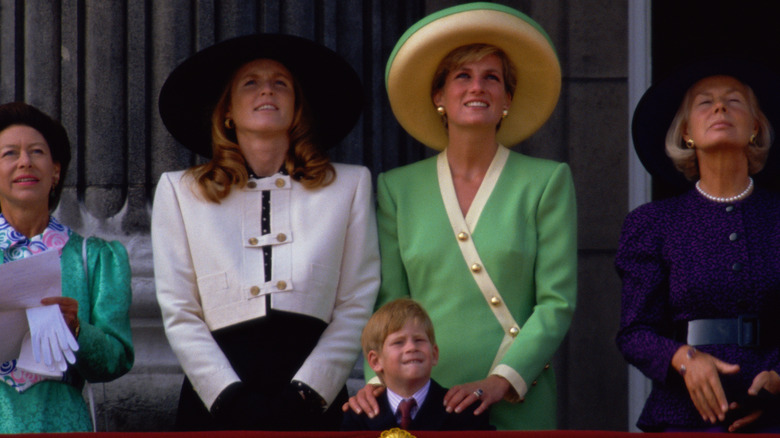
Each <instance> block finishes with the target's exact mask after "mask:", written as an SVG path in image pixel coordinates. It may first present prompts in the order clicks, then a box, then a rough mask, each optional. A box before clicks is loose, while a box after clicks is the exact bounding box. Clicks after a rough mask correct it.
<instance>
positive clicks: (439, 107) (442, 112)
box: [436, 105, 445, 116]
mask: <svg viewBox="0 0 780 438" xmlns="http://www.w3.org/2000/svg"><path fill="white" fill-rule="evenodd" d="M436 112H437V113H439V115H440V116H443V115H444V114H445V111H444V107H443V106H441V105H439V106H437V107H436Z"/></svg>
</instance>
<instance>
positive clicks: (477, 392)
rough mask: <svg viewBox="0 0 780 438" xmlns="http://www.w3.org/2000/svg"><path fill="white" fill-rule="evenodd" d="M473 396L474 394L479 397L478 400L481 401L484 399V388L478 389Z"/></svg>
mask: <svg viewBox="0 0 780 438" xmlns="http://www.w3.org/2000/svg"><path fill="white" fill-rule="evenodd" d="M472 394H474V395H475V396H476V397H477V399H481V398H482V394H484V392H483V391H482V388H478V389H477V390H476V391H474V392H473V393H472Z"/></svg>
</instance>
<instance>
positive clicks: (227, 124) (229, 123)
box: [225, 119, 236, 129]
mask: <svg viewBox="0 0 780 438" xmlns="http://www.w3.org/2000/svg"><path fill="white" fill-rule="evenodd" d="M235 127H236V125H235V124H234V123H233V119H225V128H227V129H233V128H235Z"/></svg>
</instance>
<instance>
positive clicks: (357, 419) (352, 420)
mask: <svg viewBox="0 0 780 438" xmlns="http://www.w3.org/2000/svg"><path fill="white" fill-rule="evenodd" d="M446 393H447V389H446V388H442V386H441V385H439V384H438V383H436V381H434V380H433V379H431V387H430V389H429V390H428V395H427V396H426V397H425V401H424V402H423V404H422V406H420V410H419V411H417V415H416V416H415V417H414V419H413V420H412V424H411V425H410V426H409V430H495V427H493V426H491V425H490V423H489V422H488V421H489V415H488V412H484V413H482V414H481V415H479V416H475V415H474V410H475V409H476V408H477V406H479V403H473V404H472V405H471V406H469V407H468V408H467V409H466V410H465V411H463V412H461V413H460V414H456V413H447V411H445V410H444V395H445V394H446ZM377 402H378V403H379V415H377V416H376V417H374V418H368V415H366V414H360V415H358V414H356V413H354V412H353V411H352V410H349V411H347V413H346V414H344V422H343V423H342V427H341V430H387V429H392V428H394V427H399V426H398V422H397V421H396V419H395V413H394V412H393V411H392V410H391V408H390V402H388V401H387V391H385V392H383V393H382V395H380V396H379V397H378V398H377Z"/></svg>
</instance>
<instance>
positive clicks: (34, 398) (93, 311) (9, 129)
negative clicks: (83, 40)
mask: <svg viewBox="0 0 780 438" xmlns="http://www.w3.org/2000/svg"><path fill="white" fill-rule="evenodd" d="M69 162H70V144H69V142H68V136H67V133H66V132H65V128H63V127H62V125H61V124H60V123H59V122H57V121H55V120H53V119H51V118H50V117H49V116H47V115H46V114H44V113H42V112H41V111H39V110H38V109H36V108H34V107H32V106H30V105H27V104H24V103H9V104H5V105H0V264H2V263H8V262H13V261H16V260H20V259H23V258H26V257H30V256H32V255H35V254H38V253H41V252H43V251H58V252H59V255H60V266H61V269H62V296H58V297H50V298H44V299H43V300H42V301H41V305H43V306H47V305H58V306H59V311H60V312H61V313H62V316H63V319H64V322H65V324H67V327H68V330H69V331H70V333H71V334H72V335H73V337H74V338H75V340H76V341H77V342H78V347H77V348H78V350H77V351H75V354H74V357H72V358H71V359H72V363H71V364H68V366H67V369H66V370H65V371H64V372H57V373H49V372H46V373H42V374H36V373H34V372H31V371H29V370H27V369H25V367H23V366H18V365H21V364H20V363H19V361H18V360H17V359H12V360H10V361H7V362H5V363H2V364H0V380H2V383H0V433H33V432H76V431H90V430H92V422H91V420H90V414H89V410H88V408H87V405H86V403H85V402H84V398H83V396H82V394H81V391H82V388H83V387H84V381H85V380H86V381H89V382H107V381H109V380H113V379H116V378H117V377H119V376H121V375H123V374H125V373H126V372H127V371H129V370H130V368H131V367H132V365H133V345H132V341H131V337H130V319H129V316H128V311H129V308H130V299H131V290H130V265H129V263H128V259H127V252H126V251H125V249H124V247H123V246H122V244H120V243H119V242H115V241H114V242H107V241H104V240H102V239H98V238H89V239H87V241H86V242H85V240H84V238H82V237H81V236H79V235H78V234H76V233H75V232H73V231H72V230H71V229H70V228H68V227H67V226H65V225H62V224H60V223H59V222H58V221H57V219H55V218H54V217H53V216H51V212H52V211H53V210H54V209H55V208H56V207H57V203H58V202H59V198H60V194H61V193H62V186H63V183H62V182H63V181H64V180H65V173H66V171H67V168H68V163H69ZM23 348H24V347H23ZM32 348H33V349H34V347H32ZM33 351H34V350H33ZM44 356H45V355H44ZM69 362H70V361H69ZM55 374H56V375H55Z"/></svg>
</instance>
